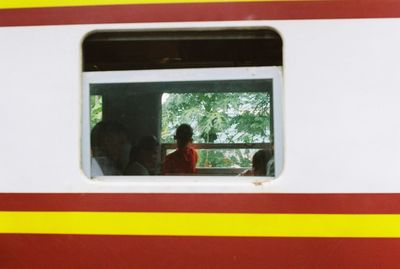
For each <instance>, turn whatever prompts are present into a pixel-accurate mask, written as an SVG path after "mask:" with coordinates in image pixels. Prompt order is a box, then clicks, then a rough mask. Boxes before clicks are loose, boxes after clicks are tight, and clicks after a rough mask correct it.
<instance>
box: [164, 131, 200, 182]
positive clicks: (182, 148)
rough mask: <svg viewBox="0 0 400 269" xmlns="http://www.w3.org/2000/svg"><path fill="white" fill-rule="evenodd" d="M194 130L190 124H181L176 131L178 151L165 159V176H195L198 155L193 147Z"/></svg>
mask: <svg viewBox="0 0 400 269" xmlns="http://www.w3.org/2000/svg"><path fill="white" fill-rule="evenodd" d="M192 137H193V129H192V127H190V125H188V124H181V125H180V126H179V127H178V128H177V129H176V134H175V137H174V138H175V140H176V143H177V146H178V149H177V150H176V151H174V152H173V153H171V154H169V155H168V156H167V157H165V161H164V163H163V169H162V171H163V174H164V175H176V174H195V173H196V163H197V160H198V158H199V157H198V155H197V152H196V150H195V149H194V148H193V146H192V142H193V138H192Z"/></svg>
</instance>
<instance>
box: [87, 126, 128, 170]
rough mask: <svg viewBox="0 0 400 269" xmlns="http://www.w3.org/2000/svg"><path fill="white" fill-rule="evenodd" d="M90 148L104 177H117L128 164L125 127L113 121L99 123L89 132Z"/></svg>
mask: <svg viewBox="0 0 400 269" xmlns="http://www.w3.org/2000/svg"><path fill="white" fill-rule="evenodd" d="M90 138H91V148H92V153H93V157H94V158H96V160H97V162H98V163H99V165H100V167H101V169H102V170H103V173H104V175H114V174H116V175H118V174H121V172H122V171H123V170H124V168H125V166H126V165H127V162H128V157H129V151H130V143H129V139H128V132H127V130H126V129H125V127H124V126H123V125H122V124H120V123H118V122H113V121H101V122H99V123H98V124H96V126H95V127H93V129H92V132H91V137H90Z"/></svg>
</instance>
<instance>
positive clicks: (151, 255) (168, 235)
mask: <svg viewBox="0 0 400 269" xmlns="http://www.w3.org/2000/svg"><path fill="white" fill-rule="evenodd" d="M399 17H400V2H399V1H395V0H381V1H378V0H364V1H361V0H359V1H356V0H343V1H337V0H327V1H319V0H312V1H308V0H298V1H296V0H293V1H290V0H276V1H267V0H264V1H263V0H260V1H251V0H250V1H214V0H198V1H196V0H193V1H191V0H176V1H173V0H171V1H170V0H165V1H164V0H160V1H157V0H154V1H153V0H143V1H141V0H138V1H130V0H93V1H89V0H80V1H63V0H53V1H52V0H40V1H2V2H1V3H0V59H1V60H0V74H1V84H2V91H1V92H2V98H1V101H0V112H1V113H0V118H1V121H0V122H1V123H2V128H1V130H2V132H1V135H0V145H1V149H2V150H1V154H0V156H1V157H0V161H1V164H2V165H1V179H0V192H1V193H0V268H7V269H8V268H18V269H19V268H397V267H398V265H397V253H398V251H399V249H400V240H399V238H400V228H399V227H400V194H399V193H400V183H399V177H400V166H399V165H398V164H399V163H400V143H399V139H398V138H399V137H400V124H399V122H398V116H397V115H399V113H400V106H399V105H398V99H399V97H400V94H399V85H400V61H399V59H400V52H399V49H398V48H399V47H400V19H399ZM248 29H250V30H252V29H257V30H259V29H262V30H263V29H267V30H272V31H274V32H275V33H277V34H278V35H279V36H280V38H281V40H282V55H283V57H282V65H281V66H279V67H278V68H277V69H274V70H275V71H276V74H277V76H276V77H274V79H275V78H279V79H280V80H281V81H280V82H281V85H280V86H279V96H280V98H279V99H277V100H274V101H275V103H276V105H277V106H276V109H278V110H277V115H275V116H276V117H277V118H276V119H277V121H279V122H275V123H276V124H278V125H279V126H280V128H281V132H280V133H279V139H280V140H281V142H282V144H281V148H280V149H279V150H281V151H280V153H281V154H282V155H281V156H282V167H281V168H282V169H281V171H279V173H278V174H277V175H276V177H275V178H274V179H266V180H264V179H257V180H253V179H251V178H245V179H244V180H238V178H237V177H232V176H230V177H212V176H208V177H204V179H202V178H200V179H199V177H190V176H188V177H184V178H182V177H176V176H167V177H158V176H152V177H148V178H143V177H107V178H106V179H98V180H96V179H92V178H91V177H90V175H89V176H88V173H87V171H85V164H84V163H85V160H84V159H85V158H89V156H90V153H89V152H88V151H90V149H89V148H85V143H87V141H86V142H85V137H86V138H87V139H88V137H89V130H87V128H88V123H87V122H86V120H87V119H85V115H87V114H85V113H86V112H85V111H86V109H87V103H85V98H87V97H88V92H87V91H86V92H85V85H88V84H87V80H85V79H86V78H87V77H88V76H90V75H87V74H86V72H85V70H84V68H82V65H83V60H82V58H83V57H82V44H83V42H84V41H85V40H86V38H87V37H88V36H90V35H91V34H92V33H96V32H121V31H129V32H144V33H146V32H154V31H161V32H162V31H168V32H174V31H176V32H179V31H189V32H190V31H200V30H201V31H209V30H210V31H215V30H227V31H229V30H248ZM259 70H267V69H259ZM268 70H272V69H268ZM275 71H274V72H275ZM211 73H212V72H211ZM141 74H142V73H141ZM157 74H160V73H157ZM252 74H254V73H251V72H250V75H252ZM263 78H265V77H263ZM267 78H269V77H267ZM85 83H86V84H85ZM278 103H279V105H278ZM85 124H86V125H85ZM85 126H86V127H87V128H86V127H85ZM85 128H86V129H85ZM85 150H86V151H87V152H86V155H85V154H82V152H85Z"/></svg>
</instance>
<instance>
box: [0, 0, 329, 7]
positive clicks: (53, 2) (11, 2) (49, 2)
mask: <svg viewBox="0 0 400 269" xmlns="http://www.w3.org/2000/svg"><path fill="white" fill-rule="evenodd" d="M315 1H319V2H321V1H332V0H21V1H15V0H4V1H1V2H0V9H14V8H43V7H80V6H109V5H136V4H139V5H140V4H146V5H148V4H182V3H183V4H184V3H227V2H231V3H233V2H315Z"/></svg>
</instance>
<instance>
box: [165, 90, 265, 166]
mask: <svg viewBox="0 0 400 269" xmlns="http://www.w3.org/2000/svg"><path fill="white" fill-rule="evenodd" d="M182 123H188V124H190V125H191V126H192V127H193V129H194V137H193V138H194V142H195V143H263V142H269V141H270V129H269V126H270V96H269V94H267V93H260V92H258V93H251V92H246V93H183V94H168V98H166V100H165V102H164V104H163V107H162V132H161V141H162V143H173V142H174V140H173V136H174V133H175V130H176V128H177V127H178V126H179V125H180V124H182ZM253 153H254V152H250V151H249V150H247V151H246V150H230V151H229V152H228V151H226V150H200V151H199V157H200V159H199V163H198V166H199V167H248V166H251V161H250V160H251V156H252V154H253Z"/></svg>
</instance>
